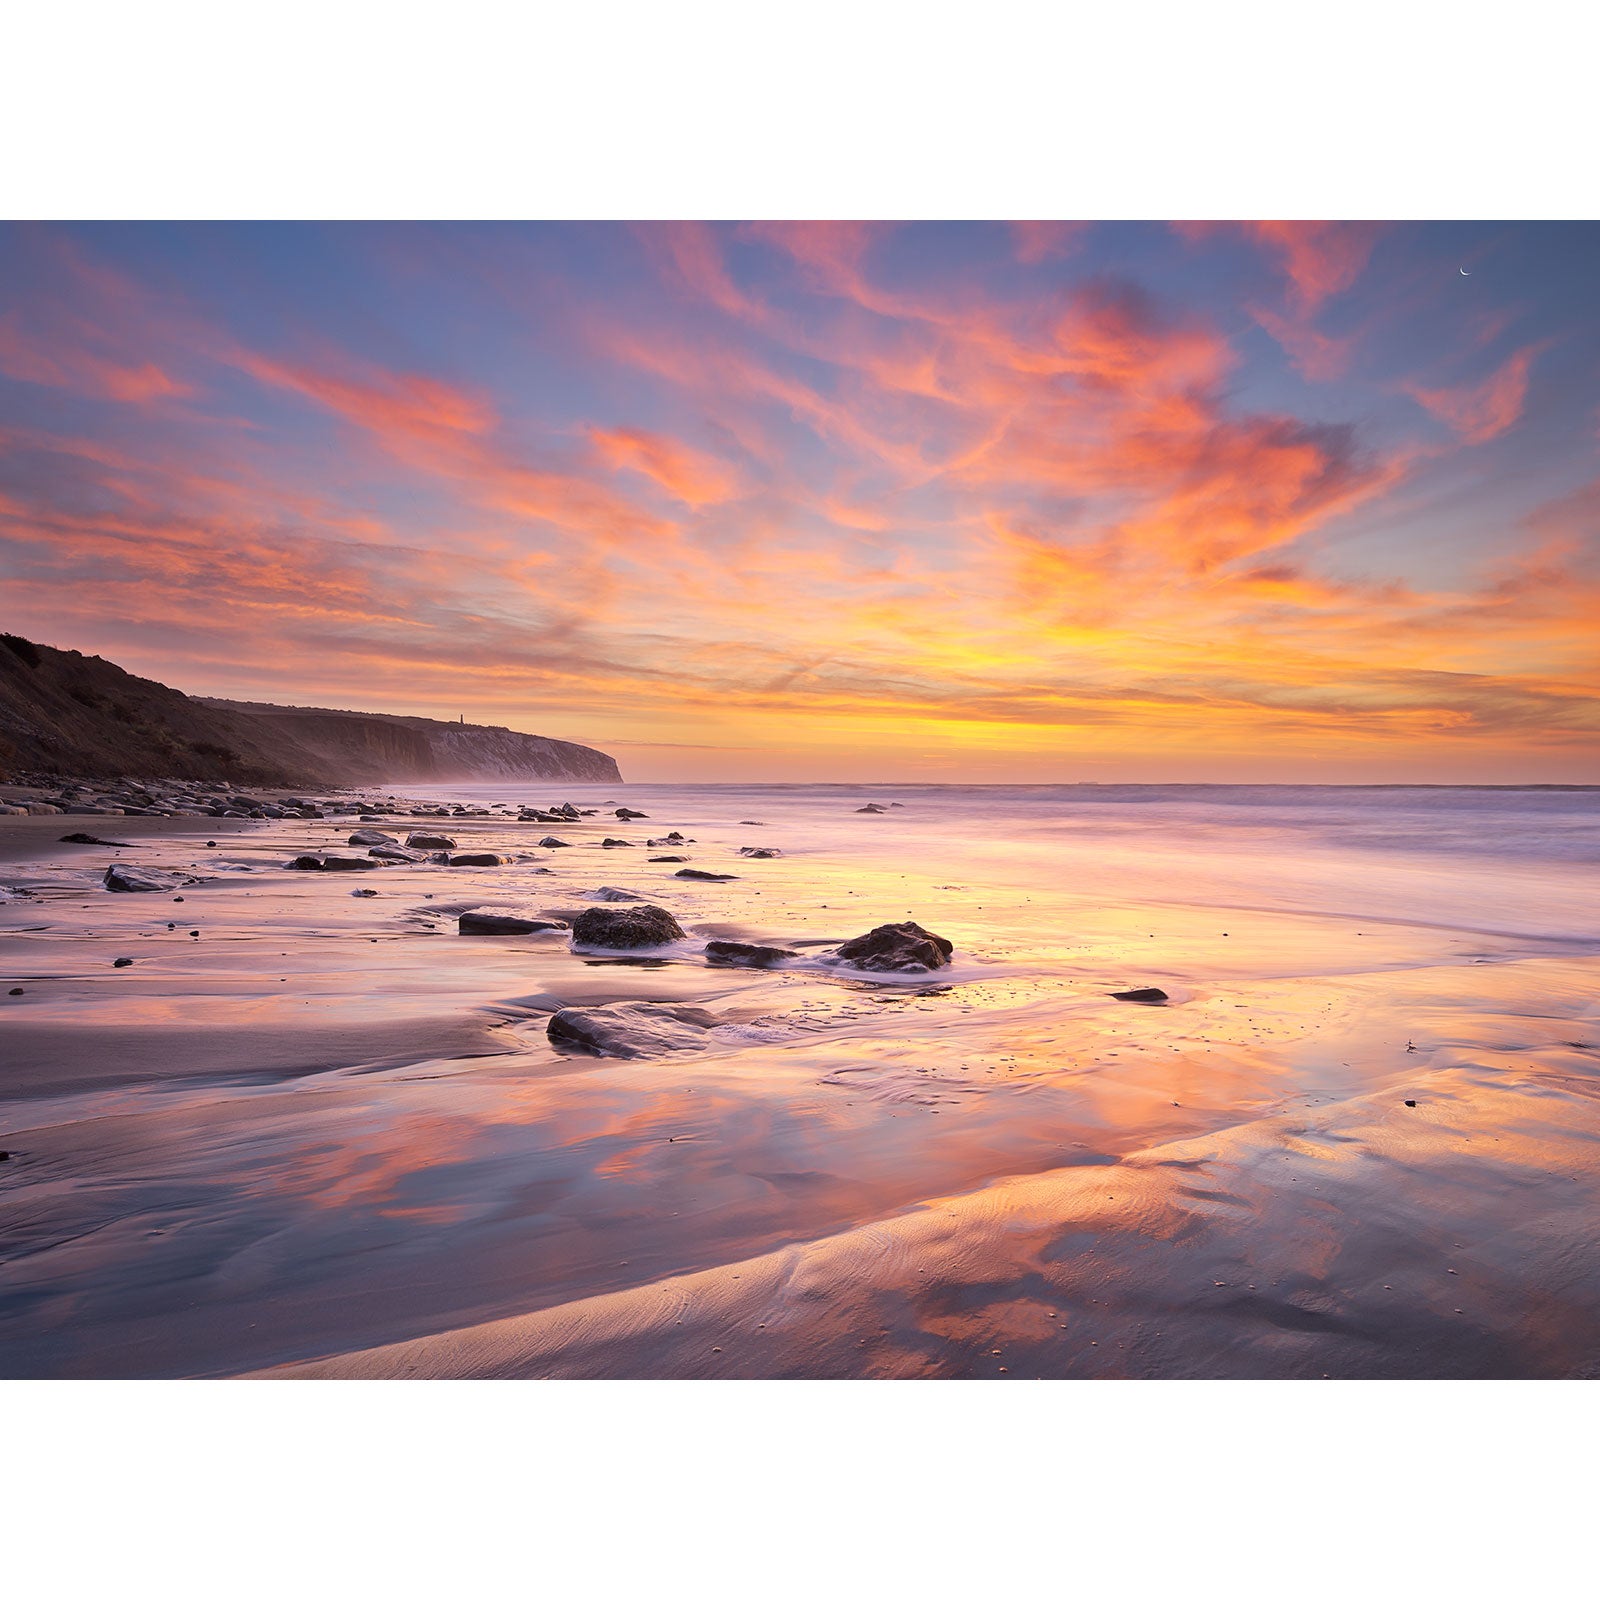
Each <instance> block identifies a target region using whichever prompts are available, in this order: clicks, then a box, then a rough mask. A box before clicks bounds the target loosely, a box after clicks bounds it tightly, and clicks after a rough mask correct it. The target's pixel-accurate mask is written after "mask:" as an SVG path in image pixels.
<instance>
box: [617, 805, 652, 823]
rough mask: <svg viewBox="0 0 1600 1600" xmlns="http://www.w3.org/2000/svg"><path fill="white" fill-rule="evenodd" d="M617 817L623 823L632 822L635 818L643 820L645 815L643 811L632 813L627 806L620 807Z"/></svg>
mask: <svg viewBox="0 0 1600 1600" xmlns="http://www.w3.org/2000/svg"><path fill="white" fill-rule="evenodd" d="M615 815H616V817H617V819H618V820H619V821H621V822H632V821H633V820H635V818H643V817H644V816H645V813H644V812H643V811H630V810H629V809H628V808H627V807H626V806H618V807H617V809H616V812H615Z"/></svg>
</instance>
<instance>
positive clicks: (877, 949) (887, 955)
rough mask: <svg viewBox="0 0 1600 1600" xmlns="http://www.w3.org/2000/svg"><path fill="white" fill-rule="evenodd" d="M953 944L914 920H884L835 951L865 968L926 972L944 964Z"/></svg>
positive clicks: (945, 964)
mask: <svg viewBox="0 0 1600 1600" xmlns="http://www.w3.org/2000/svg"><path fill="white" fill-rule="evenodd" d="M954 949H955V946H954V945H953V944H951V943H950V941H949V940H948V939H941V938H940V937H939V935H938V934H936V933H929V932H928V930H927V929H926V928H924V927H922V926H920V925H919V924H918V923H915V922H886V923H884V924H883V926H882V927H878V928H874V929H873V930H872V932H871V933H864V934H862V935H861V937H860V938H858V939H850V940H847V941H846V942H845V943H844V944H842V945H840V946H839V948H838V950H837V952H836V954H837V955H838V957H839V959H840V960H841V961H848V962H849V963H850V964H851V966H854V967H860V968H861V969H862V970H863V971H865V972H929V971H932V969H933V968H935V967H947V966H949V964H950V956H951V953H952V952H953V951H954Z"/></svg>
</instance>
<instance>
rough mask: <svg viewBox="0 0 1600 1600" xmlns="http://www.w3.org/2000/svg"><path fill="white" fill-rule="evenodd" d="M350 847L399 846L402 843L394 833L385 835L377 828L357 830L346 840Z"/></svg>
mask: <svg viewBox="0 0 1600 1600" xmlns="http://www.w3.org/2000/svg"><path fill="white" fill-rule="evenodd" d="M345 843H346V844H350V845H369V844H392V845H395V846H398V845H399V843H400V841H399V840H398V839H397V838H395V836H394V835H393V834H392V833H383V832H381V831H380V830H379V829H377V828H357V829H356V831H355V832H354V833H352V834H351V835H350V837H349V838H348V839H346V840H345Z"/></svg>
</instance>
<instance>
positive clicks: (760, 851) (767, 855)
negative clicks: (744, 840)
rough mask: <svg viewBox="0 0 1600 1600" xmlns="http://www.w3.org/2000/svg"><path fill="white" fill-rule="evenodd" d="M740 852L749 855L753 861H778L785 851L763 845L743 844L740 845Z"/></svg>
mask: <svg viewBox="0 0 1600 1600" xmlns="http://www.w3.org/2000/svg"><path fill="white" fill-rule="evenodd" d="M739 854H740V855H742V856H749V858H750V859H751V860H752V861H776V860H777V858H778V857H779V856H781V855H782V854H783V851H781V850H769V849H767V848H765V847H764V846H761V845H753V844H742V845H740V846H739Z"/></svg>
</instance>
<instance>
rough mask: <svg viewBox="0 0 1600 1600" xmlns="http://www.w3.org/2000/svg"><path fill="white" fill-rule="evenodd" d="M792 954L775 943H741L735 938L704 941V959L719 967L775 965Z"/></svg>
mask: <svg viewBox="0 0 1600 1600" xmlns="http://www.w3.org/2000/svg"><path fill="white" fill-rule="evenodd" d="M794 954H795V952H794V951H793V950H784V949H781V948H780V947H779V946H778V945H775V944H741V943H740V942H739V941H738V940H736V939H709V940H707V941H706V960H707V961H710V962H712V963H713V964H714V965H716V966H719V967H775V966H776V965H777V964H778V963H779V962H780V961H788V960H789V959H790V958H791V957H792V956H793V955H794Z"/></svg>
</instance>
